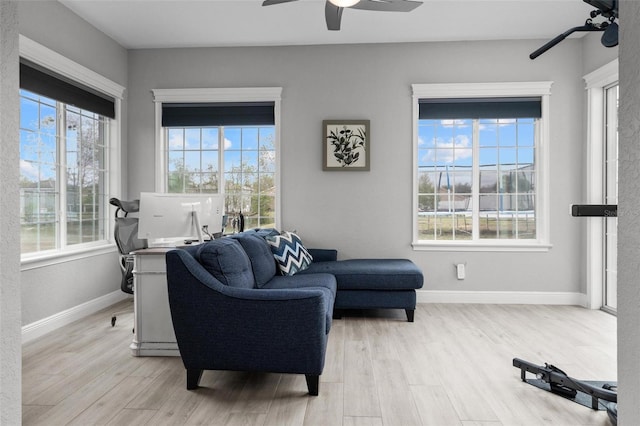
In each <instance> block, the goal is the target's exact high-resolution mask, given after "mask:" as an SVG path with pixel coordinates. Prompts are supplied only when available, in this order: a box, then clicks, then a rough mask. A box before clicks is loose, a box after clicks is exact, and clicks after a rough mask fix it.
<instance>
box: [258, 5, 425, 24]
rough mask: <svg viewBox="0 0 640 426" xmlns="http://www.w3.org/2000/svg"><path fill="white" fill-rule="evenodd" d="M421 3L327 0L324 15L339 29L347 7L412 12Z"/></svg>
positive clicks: (328, 22) (328, 21)
mask: <svg viewBox="0 0 640 426" xmlns="http://www.w3.org/2000/svg"><path fill="white" fill-rule="evenodd" d="M291 1H296V0H264V2H263V3H262V5H263V6H271V5H274V4H280V3H289V2H291ZM421 4H422V2H421V1H412V0H327V2H326V5H325V8H324V15H325V19H326V21H327V29H328V30H331V31H338V30H340V21H341V20H342V11H343V10H344V9H346V8H348V9H360V10H373V11H378V12H411V11H412V10H413V9H415V8H416V7H418V6H420V5H421Z"/></svg>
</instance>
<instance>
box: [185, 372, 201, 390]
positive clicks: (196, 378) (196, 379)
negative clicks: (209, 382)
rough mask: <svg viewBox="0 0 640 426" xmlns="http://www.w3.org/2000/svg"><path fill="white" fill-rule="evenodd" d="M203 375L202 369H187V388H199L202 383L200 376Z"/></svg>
mask: <svg viewBox="0 0 640 426" xmlns="http://www.w3.org/2000/svg"><path fill="white" fill-rule="evenodd" d="M201 377H202V370H190V369H188V370H187V390H194V389H198V384H200V378H201Z"/></svg>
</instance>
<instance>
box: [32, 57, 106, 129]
mask: <svg viewBox="0 0 640 426" xmlns="http://www.w3.org/2000/svg"><path fill="white" fill-rule="evenodd" d="M20 88H21V89H25V90H28V91H30V92H33V93H37V94H39V95H42V96H46V97H47V98H51V99H54V100H56V101H60V102H63V103H65V104H68V105H73V106H75V107H78V108H81V109H85V110H88V111H91V112H94V113H96V114H100V115H102V116H105V117H109V118H115V117H116V113H115V100H114V99H113V98H111V97H109V96H108V95H105V94H102V93H99V92H98V91H96V90H93V89H91V88H89V87H86V86H84V85H82V84H80V83H78V82H76V81H72V80H71V79H68V78H66V77H63V76H61V75H59V74H57V73H54V72H53V71H49V70H47V69H45V68H43V67H41V66H39V65H36V64H34V63H32V62H30V61H27V60H25V59H22V58H21V59H20Z"/></svg>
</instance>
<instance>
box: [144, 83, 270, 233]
mask: <svg viewBox="0 0 640 426" xmlns="http://www.w3.org/2000/svg"><path fill="white" fill-rule="evenodd" d="M152 93H153V101H154V103H155V126H156V129H155V133H156V176H155V191H156V192H167V190H168V188H167V179H166V175H167V173H168V167H169V166H168V164H167V158H168V156H167V151H168V146H167V144H168V141H167V140H166V137H165V132H164V129H163V127H162V104H163V103H172V102H173V103H207V102H216V103H222V102H273V103H274V121H275V123H274V135H275V143H274V145H275V150H276V171H275V184H276V188H277V191H276V200H275V210H276V228H278V229H280V216H281V214H280V211H281V209H280V199H281V195H280V193H281V186H280V104H281V100H282V87H239V88H226V87H225V88H188V89H154V90H152ZM220 157H221V160H220V162H221V164H220V174H221V179H220V188H219V193H220V194H222V195H224V184H223V181H224V177H223V176H222V175H223V174H224V164H223V163H224V158H223V157H224V156H223V155H220Z"/></svg>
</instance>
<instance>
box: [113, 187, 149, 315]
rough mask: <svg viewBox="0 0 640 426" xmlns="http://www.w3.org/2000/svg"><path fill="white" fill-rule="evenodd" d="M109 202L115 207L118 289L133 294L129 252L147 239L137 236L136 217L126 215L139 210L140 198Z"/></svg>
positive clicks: (139, 247)
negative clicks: (118, 260) (118, 254)
mask: <svg viewBox="0 0 640 426" xmlns="http://www.w3.org/2000/svg"><path fill="white" fill-rule="evenodd" d="M109 203H110V204H111V205H113V206H116V207H117V210H116V213H115V229H114V232H113V237H114V239H115V242H116V245H117V246H118V250H119V251H120V269H121V270H122V281H121V282H120V289H121V290H122V291H124V292H125V293H128V294H133V291H134V288H133V255H132V254H131V253H132V252H134V251H135V250H139V249H143V248H147V240H142V239H139V238H138V218H137V217H128V215H129V213H136V212H138V210H140V200H133V201H121V200H118V199H117V198H111V199H110V200H109ZM115 324H116V315H115V314H114V315H113V317H111V326H115Z"/></svg>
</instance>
